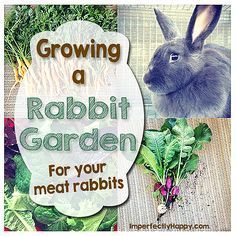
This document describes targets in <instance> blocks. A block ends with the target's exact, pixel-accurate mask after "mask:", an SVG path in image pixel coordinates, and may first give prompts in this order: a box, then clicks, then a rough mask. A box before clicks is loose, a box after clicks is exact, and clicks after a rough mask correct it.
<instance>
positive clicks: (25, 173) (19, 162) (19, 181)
mask: <svg viewBox="0 0 236 236" xmlns="http://www.w3.org/2000/svg"><path fill="white" fill-rule="evenodd" d="M13 160H14V162H15V164H16V174H15V175H16V177H15V184H16V188H17V190H19V191H20V192H22V193H28V192H29V184H30V178H31V173H30V171H29V170H28V168H27V166H26V165H25V163H24V161H23V159H22V157H21V155H15V156H14V158H13Z"/></svg>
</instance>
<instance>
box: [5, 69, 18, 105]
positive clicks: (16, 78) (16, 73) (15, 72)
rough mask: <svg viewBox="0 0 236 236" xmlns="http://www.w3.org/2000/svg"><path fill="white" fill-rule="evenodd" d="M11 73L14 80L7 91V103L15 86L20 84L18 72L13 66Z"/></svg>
mask: <svg viewBox="0 0 236 236" xmlns="http://www.w3.org/2000/svg"><path fill="white" fill-rule="evenodd" d="M13 71H14V78H15V83H14V84H13V85H12V87H11V89H10V91H9V94H8V97H7V101H9V98H10V95H11V92H12V90H13V89H14V88H15V87H16V85H17V84H19V83H20V81H21V80H20V77H19V71H18V69H17V68H16V67H15V66H14V67H13Z"/></svg>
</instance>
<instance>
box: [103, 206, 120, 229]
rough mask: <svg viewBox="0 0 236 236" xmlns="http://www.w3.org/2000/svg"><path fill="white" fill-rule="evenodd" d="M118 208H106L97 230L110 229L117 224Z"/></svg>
mask: <svg viewBox="0 0 236 236" xmlns="http://www.w3.org/2000/svg"><path fill="white" fill-rule="evenodd" d="M117 216H118V209H117V207H111V208H107V212H106V215H105V217H104V219H103V220H102V222H101V224H100V225H99V227H98V231H104V230H106V231H111V230H112V228H113V226H114V225H115V224H117Z"/></svg>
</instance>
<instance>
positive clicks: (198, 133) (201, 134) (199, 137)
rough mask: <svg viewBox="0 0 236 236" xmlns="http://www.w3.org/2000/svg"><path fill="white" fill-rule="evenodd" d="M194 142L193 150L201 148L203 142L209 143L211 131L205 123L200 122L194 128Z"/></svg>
mask: <svg viewBox="0 0 236 236" xmlns="http://www.w3.org/2000/svg"><path fill="white" fill-rule="evenodd" d="M194 136H195V143H194V144H193V148H194V149H195V150H201V149H202V145H203V144H204V143H209V142H210V141H211V137H212V132H211V129H210V128H209V126H208V125H207V124H205V123H200V124H199V125H198V126H197V127H196V128H195V129H194Z"/></svg>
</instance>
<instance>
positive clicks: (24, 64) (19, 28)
mask: <svg viewBox="0 0 236 236" xmlns="http://www.w3.org/2000/svg"><path fill="white" fill-rule="evenodd" d="M4 18H5V19H4V35H5V36H4V44H5V45H4V56H5V61H6V63H7V64H8V65H9V66H11V67H12V69H13V71H14V78H15V79H14V80H15V83H14V85H13V86H12V88H11V90H10V93H9V95H10V94H11V91H12V90H13V89H14V87H15V86H16V85H17V84H19V83H20V82H21V81H22V79H23V77H24V75H25V73H26V71H27V69H28V68H29V66H30V64H31V55H30V40H31V38H32V37H33V36H34V35H35V34H37V33H39V32H43V31H53V30H55V29H56V28H57V27H58V26H60V25H62V24H63V23H65V22H68V21H73V20H87V21H90V22H94V23H96V24H98V25H100V26H101V27H102V28H103V30H104V31H116V29H117V15H116V9H113V7H107V6H105V5H104V6H102V5H15V6H12V7H11V8H10V10H9V11H8V12H7V14H6V16H5V17H4Z"/></svg>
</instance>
